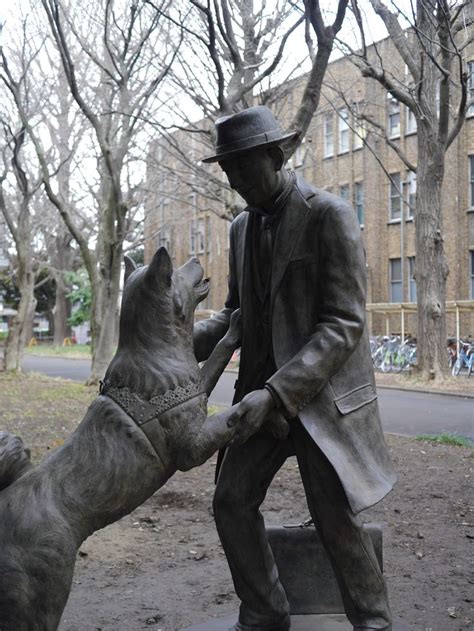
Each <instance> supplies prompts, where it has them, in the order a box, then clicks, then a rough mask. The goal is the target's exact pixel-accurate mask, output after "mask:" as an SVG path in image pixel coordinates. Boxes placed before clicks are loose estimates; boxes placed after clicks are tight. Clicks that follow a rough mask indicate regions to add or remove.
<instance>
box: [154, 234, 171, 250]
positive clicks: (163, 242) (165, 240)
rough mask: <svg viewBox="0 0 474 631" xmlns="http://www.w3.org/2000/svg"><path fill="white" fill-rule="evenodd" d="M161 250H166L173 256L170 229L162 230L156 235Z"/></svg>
mask: <svg viewBox="0 0 474 631" xmlns="http://www.w3.org/2000/svg"><path fill="white" fill-rule="evenodd" d="M156 240H157V245H158V247H159V248H166V249H167V250H168V254H170V255H171V231H170V229H169V228H161V229H160V230H158V233H157V235H156Z"/></svg>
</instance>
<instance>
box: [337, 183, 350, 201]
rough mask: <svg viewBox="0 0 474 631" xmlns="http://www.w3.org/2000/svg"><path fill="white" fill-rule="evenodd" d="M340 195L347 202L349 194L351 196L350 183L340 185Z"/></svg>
mask: <svg viewBox="0 0 474 631" xmlns="http://www.w3.org/2000/svg"><path fill="white" fill-rule="evenodd" d="M339 196H340V197H342V199H343V200H344V201H346V202H348V201H349V196H350V188H349V184H343V185H342V186H340V187H339Z"/></svg>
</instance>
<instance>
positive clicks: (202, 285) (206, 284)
mask: <svg viewBox="0 0 474 631" xmlns="http://www.w3.org/2000/svg"><path fill="white" fill-rule="evenodd" d="M210 284H211V281H210V279H209V278H201V280H199V281H198V282H197V283H195V284H194V293H195V294H196V298H197V299H198V300H199V302H200V301H201V300H203V299H204V298H205V297H206V296H207V294H208V293H209V288H210Z"/></svg>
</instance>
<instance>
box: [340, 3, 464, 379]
mask: <svg viewBox="0 0 474 631" xmlns="http://www.w3.org/2000/svg"><path fill="white" fill-rule="evenodd" d="M370 4H371V6H372V9H373V11H374V12H375V13H376V14H377V15H378V16H379V17H380V18H381V19H382V20H383V22H384V24H385V27H386V28H387V31H388V33H389V36H390V38H391V40H392V43H393V45H394V46H395V48H396V49H397V51H398V54H399V55H400V59H401V62H402V64H404V65H405V67H406V71H407V75H408V77H409V79H407V78H406V76H405V73H404V72H403V71H402V72H401V71H400V70H401V69H400V67H398V68H397V67H396V66H394V63H393V60H387V59H383V58H382V56H381V54H380V53H379V51H378V47H377V44H373V45H372V46H371V47H368V46H367V44H366V33H365V24H364V19H363V14H362V12H361V8H360V6H359V3H358V2H357V0H353V3H352V6H353V11H354V15H355V17H356V21H357V24H358V27H359V33H360V49H358V50H354V49H351V50H350V51H349V52H350V54H351V58H352V60H353V61H354V62H355V63H356V64H357V65H358V67H359V68H360V70H361V73H362V76H364V77H369V78H371V79H374V80H376V81H378V82H379V83H380V85H382V86H383V87H384V88H385V90H387V92H388V93H389V94H390V95H391V96H392V97H393V98H394V99H396V100H397V101H398V102H400V103H402V104H404V105H405V106H406V107H407V108H408V109H409V110H410V111H411V112H412V113H413V116H414V117H415V120H416V127H417V165H414V164H413V162H412V161H411V160H410V159H409V157H408V156H406V155H405V154H404V153H403V151H402V150H401V149H400V147H399V146H398V144H397V143H396V142H393V141H392V140H391V139H390V138H389V137H388V136H387V133H386V129H384V127H383V126H381V125H380V124H379V123H377V121H376V120H375V119H374V118H373V117H370V116H366V117H365V120H366V121H368V122H369V123H370V124H371V125H372V126H373V128H374V129H376V130H377V131H378V132H379V133H382V134H383V135H384V137H385V139H386V141H387V143H388V144H389V146H391V147H392V149H393V150H394V151H396V153H397V155H398V156H399V158H400V159H401V160H402V161H403V162H404V163H405V164H406V166H407V168H408V169H410V170H412V171H414V172H416V174H417V191H416V215H415V232H416V281H417V300H418V343H419V354H418V357H419V360H418V362H419V370H420V372H421V374H422V376H423V377H424V378H426V379H429V378H433V377H435V378H438V377H439V378H442V377H443V376H445V375H446V374H447V371H448V367H447V362H446V317H445V299H446V278H447V275H448V272H449V270H448V265H447V262H446V260H445V256H444V247H443V225H442V212H441V211H442V208H441V189H442V185H443V178H444V170H445V155H446V151H447V149H448V148H449V146H450V145H451V143H452V142H453V140H454V139H455V138H456V136H457V135H458V134H459V132H460V130H461V128H462V125H463V123H464V120H465V117H466V112H467V109H468V107H469V105H470V103H469V102H468V99H467V95H468V92H467V69H466V63H465V59H464V51H465V49H466V47H467V46H468V45H469V44H470V42H472V35H469V36H468V37H467V39H466V37H462V38H461V37H460V36H459V34H462V33H463V29H464V28H465V26H466V23H467V22H466V17H467V19H468V20H469V16H468V15H467V14H466V13H465V11H467V9H468V3H458V2H456V3H453V2H448V1H447V0H418V1H417V2H415V3H412V4H411V7H412V10H411V11H410V12H409V13H405V12H404V11H403V7H402V5H401V3H399V4H397V2H392V3H391V7H390V8H389V7H388V6H387V5H386V4H384V3H383V2H380V0H370ZM471 33H472V31H471Z"/></svg>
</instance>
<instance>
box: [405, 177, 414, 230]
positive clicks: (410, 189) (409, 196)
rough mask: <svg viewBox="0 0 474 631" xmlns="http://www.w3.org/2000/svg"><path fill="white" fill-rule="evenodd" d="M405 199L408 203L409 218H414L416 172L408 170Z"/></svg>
mask: <svg viewBox="0 0 474 631" xmlns="http://www.w3.org/2000/svg"><path fill="white" fill-rule="evenodd" d="M405 201H406V203H407V206H408V209H407V218H408V219H413V217H414V214H415V208H416V173H414V172H413V171H407V179H406V181H405Z"/></svg>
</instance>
